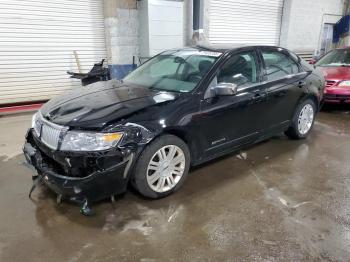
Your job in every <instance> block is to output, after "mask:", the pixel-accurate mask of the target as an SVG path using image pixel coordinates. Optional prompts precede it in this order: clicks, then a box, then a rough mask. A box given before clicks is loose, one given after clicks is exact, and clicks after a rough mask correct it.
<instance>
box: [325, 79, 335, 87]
mask: <svg viewBox="0 0 350 262" xmlns="http://www.w3.org/2000/svg"><path fill="white" fill-rule="evenodd" d="M336 83H337V82H336V81H331V80H327V81H326V88H327V87H332V86H334V85H335V84H336Z"/></svg>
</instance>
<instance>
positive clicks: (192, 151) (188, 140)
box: [155, 128, 198, 163]
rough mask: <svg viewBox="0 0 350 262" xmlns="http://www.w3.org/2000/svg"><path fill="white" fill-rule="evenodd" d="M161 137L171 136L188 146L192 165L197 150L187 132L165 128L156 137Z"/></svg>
mask: <svg viewBox="0 0 350 262" xmlns="http://www.w3.org/2000/svg"><path fill="white" fill-rule="evenodd" d="M163 135H173V136H176V137H178V138H180V139H181V140H182V141H184V142H185V144H186V145H187V146H188V149H189V151H190V156H191V163H193V162H194V161H195V159H197V156H198V149H197V147H196V144H195V143H194V141H193V139H191V138H190V136H189V134H188V132H186V131H184V130H181V129H178V128H167V129H164V130H163V132H161V133H159V134H158V135H157V136H156V137H160V136H163ZM156 137H155V138H156Z"/></svg>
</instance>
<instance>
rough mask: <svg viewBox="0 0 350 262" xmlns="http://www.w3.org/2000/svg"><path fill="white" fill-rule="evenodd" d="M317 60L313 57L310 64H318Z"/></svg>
mask: <svg viewBox="0 0 350 262" xmlns="http://www.w3.org/2000/svg"><path fill="white" fill-rule="evenodd" d="M316 62H317V61H316V60H315V59H311V60H310V61H309V64H310V65H314V64H316Z"/></svg>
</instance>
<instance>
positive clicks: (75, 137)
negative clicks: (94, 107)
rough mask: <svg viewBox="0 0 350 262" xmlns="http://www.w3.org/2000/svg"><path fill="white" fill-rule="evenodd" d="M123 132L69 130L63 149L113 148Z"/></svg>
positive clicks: (93, 149)
mask: <svg viewBox="0 0 350 262" xmlns="http://www.w3.org/2000/svg"><path fill="white" fill-rule="evenodd" d="M122 137H123V133H121V132H117V133H93V132H78V131H68V132H67V134H66V135H65V137H64V139H63V142H62V145H61V150H62V151H99V150H106V149H109V148H112V147H114V146H116V145H117V144H118V142H119V141H120V139H121V138H122Z"/></svg>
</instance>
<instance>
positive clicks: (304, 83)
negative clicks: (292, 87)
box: [298, 81, 306, 88]
mask: <svg viewBox="0 0 350 262" xmlns="http://www.w3.org/2000/svg"><path fill="white" fill-rule="evenodd" d="M304 86H306V82H305V81H299V83H298V87H300V88H302V87H304Z"/></svg>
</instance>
